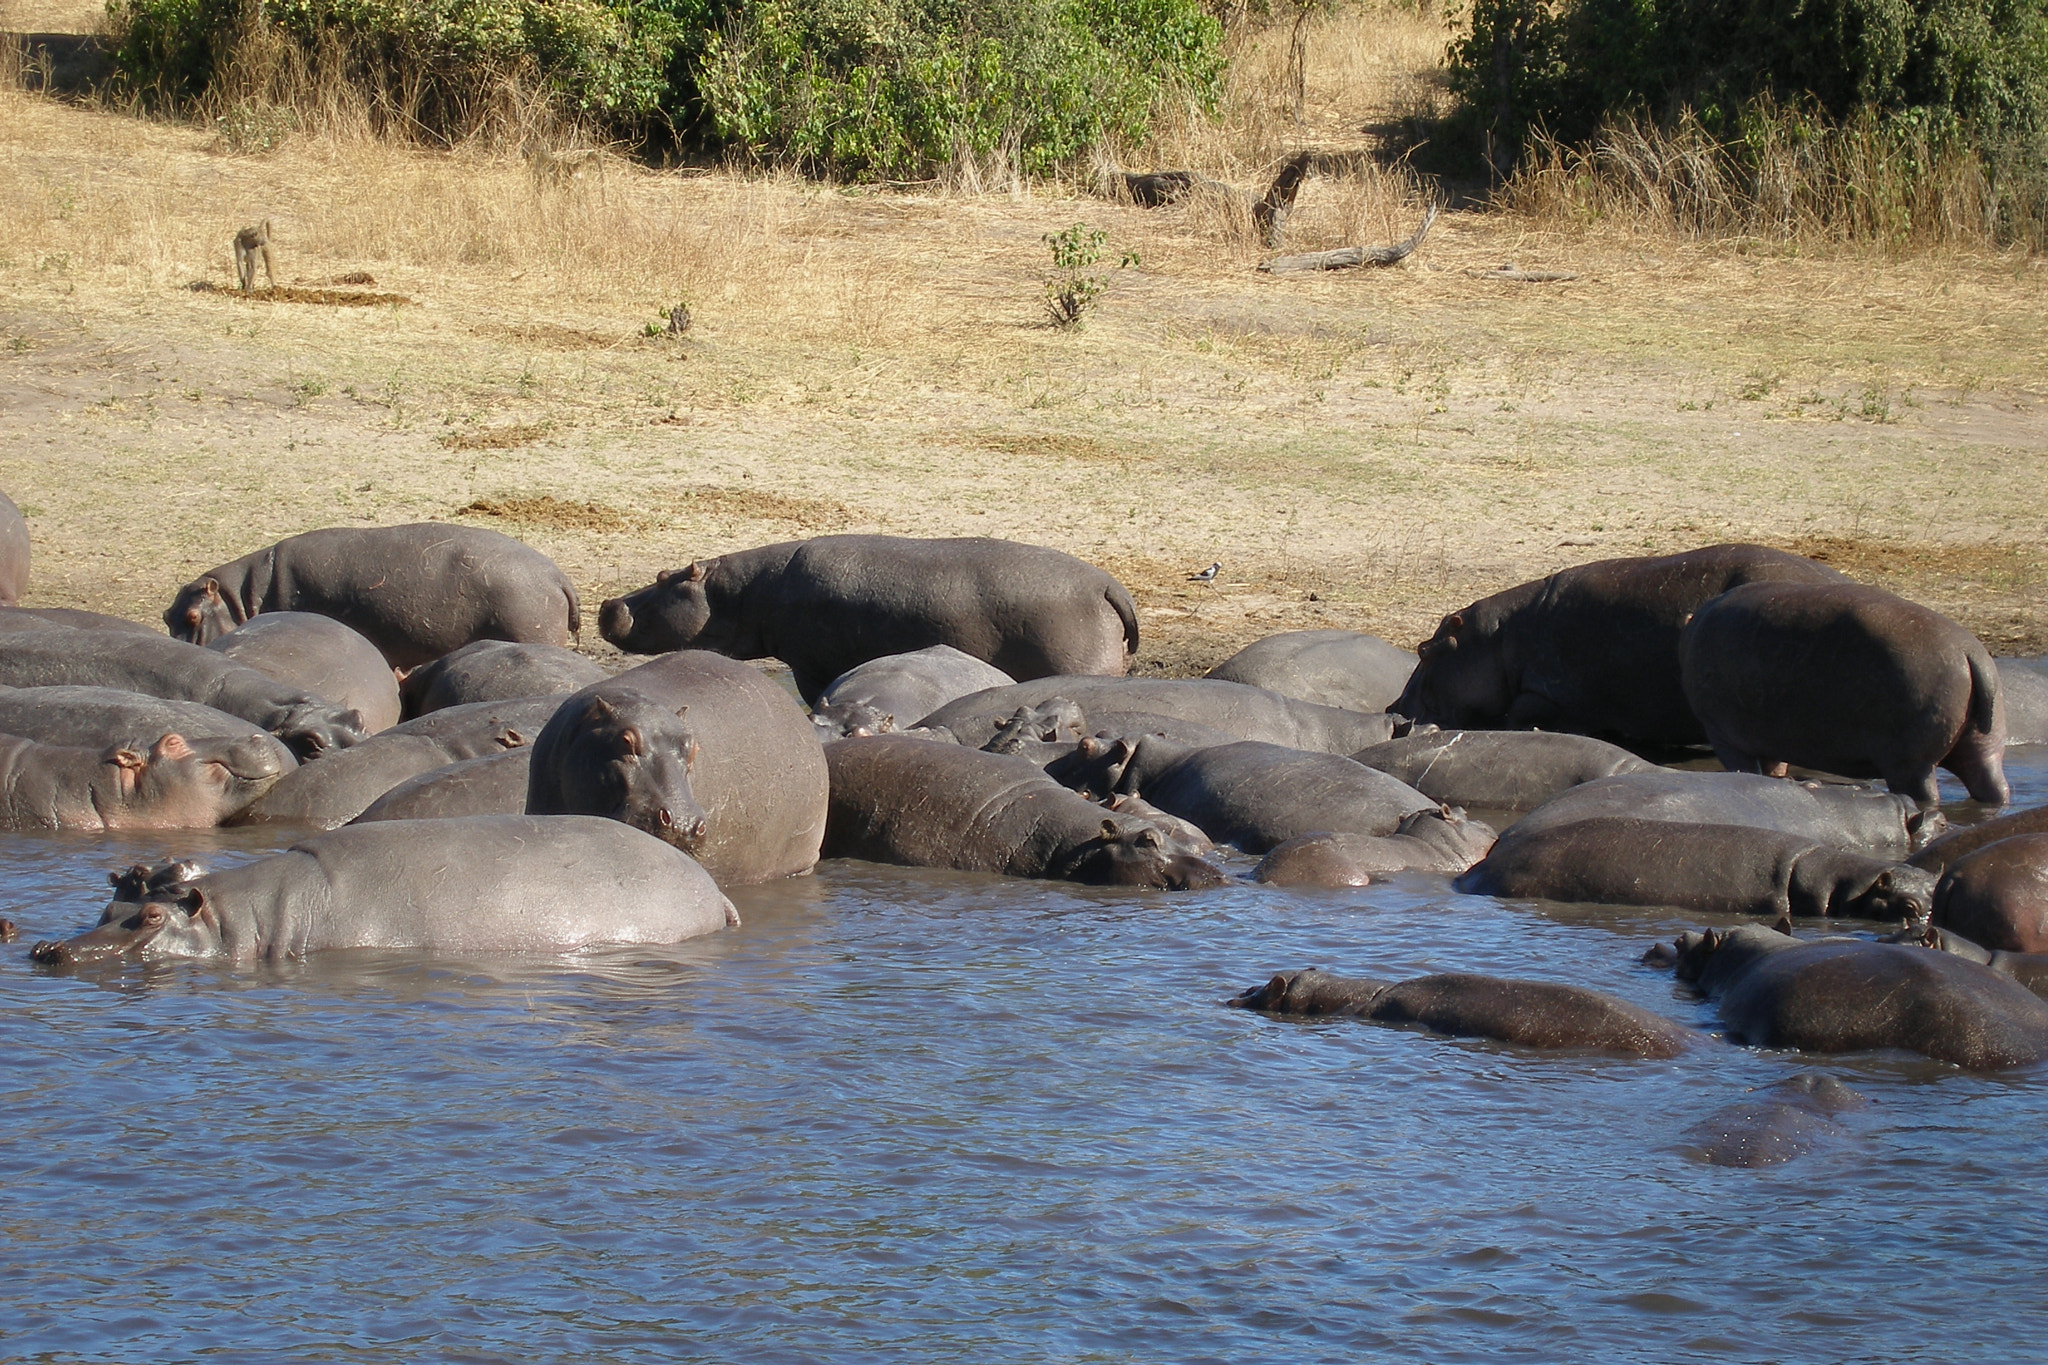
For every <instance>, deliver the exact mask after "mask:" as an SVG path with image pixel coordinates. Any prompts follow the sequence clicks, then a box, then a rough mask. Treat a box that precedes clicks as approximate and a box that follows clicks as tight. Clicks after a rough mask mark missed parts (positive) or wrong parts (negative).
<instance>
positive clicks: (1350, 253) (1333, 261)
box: [1259, 204, 1436, 275]
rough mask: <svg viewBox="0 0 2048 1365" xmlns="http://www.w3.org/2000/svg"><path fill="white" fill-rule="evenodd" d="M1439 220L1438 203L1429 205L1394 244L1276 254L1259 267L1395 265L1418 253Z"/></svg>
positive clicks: (1281, 270) (1278, 270)
mask: <svg viewBox="0 0 2048 1365" xmlns="http://www.w3.org/2000/svg"><path fill="white" fill-rule="evenodd" d="M1435 222H1436V205H1434V204H1432V205H1430V206H1429V212H1427V213H1425V214H1423V215H1422V226H1421V227H1419V228H1417V229H1415V231H1414V232H1413V233H1411V234H1410V235H1409V237H1408V239H1407V240H1406V241H1403V242H1396V243H1395V244H1394V245H1393V246H1372V247H1366V246H1344V247H1338V248H1337V249H1336V250H1335V251H1311V252H1308V253H1307V254H1305V255H1301V256H1276V257H1274V258H1273V259H1272V260H1270V261H1263V262H1261V263H1260V265H1259V269H1261V270H1263V271H1265V272H1266V273H1267V274H1269V275H1294V274H1299V273H1301V272H1303V271H1309V270H1348V269H1350V268H1351V267H1353V266H1360V265H1392V264H1394V263H1395V262H1396V261H1404V260H1406V259H1408V257H1410V256H1412V255H1414V254H1415V248H1416V247H1419V246H1421V245H1422V239H1423V238H1424V237H1426V236H1428V235H1429V229H1430V225H1431V224H1433V223H1435Z"/></svg>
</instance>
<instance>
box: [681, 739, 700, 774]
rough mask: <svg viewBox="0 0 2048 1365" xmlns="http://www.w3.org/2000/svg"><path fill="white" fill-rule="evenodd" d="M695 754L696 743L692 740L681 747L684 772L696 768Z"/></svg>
mask: <svg viewBox="0 0 2048 1365" xmlns="http://www.w3.org/2000/svg"><path fill="white" fill-rule="evenodd" d="M697 752H698V750H697V741H696V740H694V739H692V740H691V741H690V742H689V743H688V744H685V745H684V746H683V771H684V772H688V771H689V770H690V769H692V768H694V767H696V766H697Z"/></svg>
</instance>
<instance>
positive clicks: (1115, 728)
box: [1081, 710, 1243, 748]
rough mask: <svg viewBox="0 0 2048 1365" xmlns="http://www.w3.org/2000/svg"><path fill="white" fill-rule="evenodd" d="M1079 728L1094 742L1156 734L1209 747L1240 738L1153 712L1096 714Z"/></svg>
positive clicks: (1106, 712) (1239, 737)
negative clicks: (1094, 738)
mask: <svg viewBox="0 0 2048 1365" xmlns="http://www.w3.org/2000/svg"><path fill="white" fill-rule="evenodd" d="M1081 728H1082V729H1083V730H1084V731H1085V732H1086V733H1088V734H1090V735H1093V736H1095V737H1096V738H1097V739H1131V740H1135V739H1137V738H1139V737H1140V736H1143V735H1157V736H1159V737H1160V738H1161V739H1170V740H1172V741H1173V742H1174V743H1176V744H1192V745H1194V746H1196V747H1197V748H1201V747H1205V746H1208V745H1212V744H1235V743H1237V741H1238V740H1239V739H1241V738H1243V736H1241V735H1237V734H1233V733H1231V732H1230V731H1228V730H1219V729H1217V728H1216V727H1215V726H1213V725H1203V724H1201V723H1200V722H1199V721H1192V720H1182V719H1181V718H1180V717H1179V716H1162V715H1160V714H1159V713H1158V712H1157V711H1115V710H1112V711H1097V712H1095V714H1093V715H1086V714H1084V715H1083V716H1082V720H1081Z"/></svg>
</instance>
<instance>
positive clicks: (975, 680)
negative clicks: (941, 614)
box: [811, 645, 1017, 739]
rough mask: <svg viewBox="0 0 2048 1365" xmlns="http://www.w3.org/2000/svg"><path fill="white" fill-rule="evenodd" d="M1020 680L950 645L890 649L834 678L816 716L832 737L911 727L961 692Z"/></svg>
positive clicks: (813, 715)
mask: <svg viewBox="0 0 2048 1365" xmlns="http://www.w3.org/2000/svg"><path fill="white" fill-rule="evenodd" d="M1015 681H1017V680H1016V679H1015V678H1013V677H1011V676H1010V675H1009V674H1007V673H1005V672H1003V670H1002V669H1000V668H997V667H996V666H995V665H993V664H986V663H983V662H982V661H981V660H980V659H977V658H975V657H974V656H973V655H971V654H963V653H961V652H960V651H959V650H957V649H955V648H953V647H952V646H951V645H933V646H932V647H931V648H929V649H917V650H912V651H911V652H909V653H908V654H887V655H884V656H883V657H881V658H879V659H870V660H868V661H867V662H866V663H864V664H861V665H859V666H857V667H854V668H850V669H848V670H847V671H846V672H844V673H842V674H840V675H839V676H838V677H836V678H834V679H833V680H832V685H831V686H830V687H827V688H826V689H825V690H824V691H823V692H822V693H820V694H819V696H818V699H817V701H816V702H814V703H812V706H811V720H812V722H813V723H814V724H815V725H817V726H818V728H819V729H820V730H821V731H822V732H824V734H825V735H826V736H827V737H828V738H831V739H840V738H843V737H845V736H847V735H850V734H853V733H855V732H856V731H865V732H866V733H868V734H871V735H879V734H884V733H886V732H888V731H890V730H908V729H909V728H910V727H911V726H913V725H915V724H917V722H918V721H919V720H920V719H922V718H923V717H925V716H928V715H930V714H931V713H932V712H934V711H936V710H938V709H939V708H940V707H941V706H944V705H945V704H946V703H947V702H949V701H952V700H953V699H954V698H956V697H964V696H967V695H968V694H969V693H972V692H984V691H987V690H988V689H989V688H991V687H1008V686H1009V685H1010V684H1011V683H1014V682H1015Z"/></svg>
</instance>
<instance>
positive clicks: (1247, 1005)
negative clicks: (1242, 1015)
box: [1229, 967, 1696, 1058]
mask: <svg viewBox="0 0 2048 1365" xmlns="http://www.w3.org/2000/svg"><path fill="white" fill-rule="evenodd" d="M1229 1003H1230V1004H1231V1005H1232V1006H1234V1007H1236V1008H1238V1009H1246V1010H1261V1011H1264V1012H1265V1013H1268V1014H1293V1015H1309V1016H1316V1015H1337V1016H1342V1017H1346V1018H1353V1019H1369V1020H1371V1021H1373V1022H1374V1023H1379V1024H1420V1025H1422V1026H1423V1027H1424V1028H1426V1029H1428V1030H1430V1031H1431V1032H1433V1033H1445V1034H1449V1035H1451V1036H1452V1037H1456V1038H1492V1039H1494V1040H1496V1041H1498V1042H1503V1043H1514V1044H1517V1045H1519V1046H1521V1047H1533V1048H1544V1049H1560V1048H1573V1049H1583V1050H1586V1051H1593V1052H1615V1053H1621V1054H1623V1055H1625V1056H1630V1057H1657V1058H1669V1057H1676V1056H1677V1055H1678V1054H1679V1053H1681V1052H1683V1051H1685V1050H1686V1048H1688V1047H1690V1046H1691V1045H1692V1043H1693V1042H1694V1041H1695V1037H1696V1035H1694V1034H1693V1032H1692V1030H1690V1029H1687V1028H1684V1027H1681V1026H1680V1025H1678V1024H1675V1023H1673V1022H1672V1021H1671V1020H1669V1019H1666V1018H1663V1017H1662V1016H1660V1015H1656V1014H1652V1013H1651V1012H1650V1011H1648V1010H1646V1009H1643V1008H1642V1007H1641V1006H1638V1005H1631V1004H1629V1003H1628V1002H1627V1001H1626V1000H1622V999H1619V998H1618V997H1616V996H1612V995H1608V994H1607V993H1606V992H1604V991H1595V990H1588V989H1587V988H1586V987H1584V986H1561V985H1557V984H1555V983H1552V982H1548V981H1515V980H1511V979H1509V978H1506V977H1499V976H1476V975H1470V974H1466V973H1449V974H1445V975H1441V976H1421V977H1416V978H1415V979H1414V980H1412V981H1403V982H1400V983H1398V984H1396V983H1393V982H1387V981H1373V980H1370V979H1367V978H1363V977H1345V976H1336V975H1333V974H1331V973H1329V972H1325V971H1321V970H1319V969H1317V968H1314V967H1311V968H1309V969H1308V970H1306V971H1300V972H1281V973H1279V974H1277V975H1276V976H1274V977H1273V979H1272V980H1271V981H1268V982H1267V983H1266V984H1265V985H1263V986H1254V987H1252V988H1251V989H1250V990H1248V991H1245V992H1243V993H1242V994H1240V995H1238V996H1236V997H1234V998H1233V999H1232V1000H1230V1001H1229Z"/></svg>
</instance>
